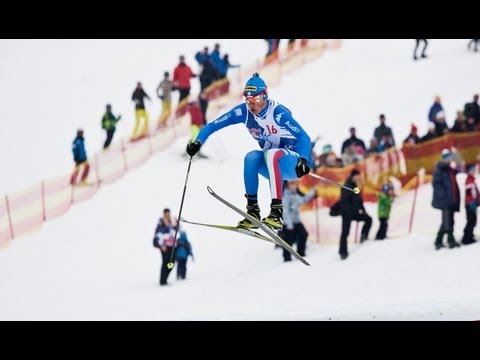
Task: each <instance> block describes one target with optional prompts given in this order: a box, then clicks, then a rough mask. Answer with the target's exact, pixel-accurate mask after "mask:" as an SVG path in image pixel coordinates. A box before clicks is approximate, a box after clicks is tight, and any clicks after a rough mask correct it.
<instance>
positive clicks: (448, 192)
mask: <svg viewBox="0 0 480 360" xmlns="http://www.w3.org/2000/svg"><path fill="white" fill-rule="evenodd" d="M452 158H453V155H452V153H451V152H450V150H448V149H444V150H443V151H442V160H441V161H439V162H438V164H437V166H436V167H435V171H434V172H433V179H432V185H433V199H432V206H433V207H434V208H435V209H439V210H442V224H441V225H440V229H439V230H438V234H437V239H436V240H435V249H437V250H439V249H441V248H442V247H445V246H444V245H443V237H444V235H445V234H447V242H448V247H449V248H450V249H451V248H454V247H457V246H460V245H459V244H458V243H457V242H456V241H455V238H454V236H453V228H454V224H455V222H454V214H455V212H458V211H460V189H459V188H458V183H457V179H456V175H457V174H458V172H459V171H458V170H457V169H454V168H453V167H452Z"/></svg>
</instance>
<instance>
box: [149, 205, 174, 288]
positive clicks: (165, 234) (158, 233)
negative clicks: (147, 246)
mask: <svg viewBox="0 0 480 360" xmlns="http://www.w3.org/2000/svg"><path fill="white" fill-rule="evenodd" d="M175 226H176V223H175V222H174V221H173V220H172V218H171V215H170V209H164V210H163V217H161V218H160V220H158V224H157V228H156V229H155V237H154V238H153V246H154V247H156V248H158V249H160V252H161V254H162V266H161V268H160V286H164V285H169V284H168V283H167V279H168V275H169V274H170V271H171V270H172V269H169V268H168V266H167V265H168V263H169V262H170V257H171V256H172V252H173V258H172V261H175V249H174V243H175Z"/></svg>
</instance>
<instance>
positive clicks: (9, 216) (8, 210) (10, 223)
mask: <svg viewBox="0 0 480 360" xmlns="http://www.w3.org/2000/svg"><path fill="white" fill-rule="evenodd" d="M5 205H6V206H7V215H8V225H9V227H10V235H12V239H13V238H14V237H15V234H14V233H13V224H12V215H11V214H10V203H9V202H8V195H5Z"/></svg>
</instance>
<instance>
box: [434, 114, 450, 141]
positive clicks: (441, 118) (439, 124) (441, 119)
mask: <svg viewBox="0 0 480 360" xmlns="http://www.w3.org/2000/svg"><path fill="white" fill-rule="evenodd" d="M433 123H434V124H435V131H436V133H437V135H438V136H442V135H444V134H446V133H447V132H448V130H449V129H448V125H447V123H446V122H445V115H444V113H443V111H440V112H438V113H437V115H435V120H434V121H433Z"/></svg>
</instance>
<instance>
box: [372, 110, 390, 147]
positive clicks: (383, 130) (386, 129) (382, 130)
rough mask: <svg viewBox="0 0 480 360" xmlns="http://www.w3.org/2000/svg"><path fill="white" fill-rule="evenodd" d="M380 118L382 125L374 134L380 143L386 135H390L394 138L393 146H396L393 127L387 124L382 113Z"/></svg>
mask: <svg viewBox="0 0 480 360" xmlns="http://www.w3.org/2000/svg"><path fill="white" fill-rule="evenodd" d="M379 119H380V125H379V126H378V127H376V128H375V131H374V132H373V136H374V137H375V138H376V139H377V141H378V142H379V143H380V142H381V141H382V138H383V136H384V135H386V136H389V137H390V138H391V139H392V144H393V146H395V139H394V138H393V132H392V128H391V127H389V126H387V125H385V115H383V114H380V116H379Z"/></svg>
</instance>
